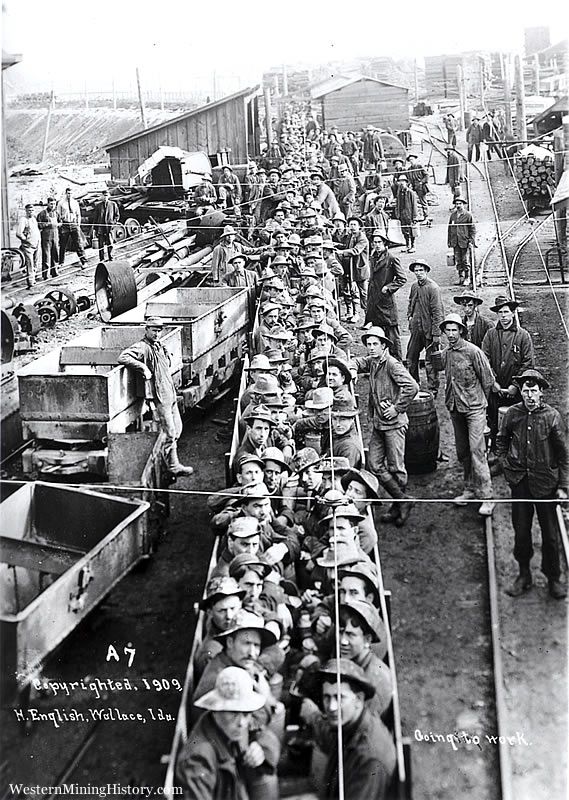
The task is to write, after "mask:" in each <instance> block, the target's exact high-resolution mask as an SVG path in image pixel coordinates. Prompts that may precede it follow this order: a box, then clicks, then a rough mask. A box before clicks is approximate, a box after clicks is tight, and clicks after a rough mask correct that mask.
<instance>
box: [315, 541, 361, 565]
mask: <svg viewBox="0 0 569 800" xmlns="http://www.w3.org/2000/svg"><path fill="white" fill-rule="evenodd" d="M361 557H362V555H361V553H360V552H359V551H358V549H357V547H356V546H355V545H354V544H352V543H351V542H345V541H339V542H337V543H336V547H335V548H334V547H327V548H326V550H324V552H323V553H322V555H321V556H320V557H319V558H317V559H316V563H317V564H318V566H319V567H324V569H333V568H334V567H336V566H337V567H338V569H339V568H340V567H346V566H348V565H349V564H357V562H358V561H359V560H360V559H361Z"/></svg>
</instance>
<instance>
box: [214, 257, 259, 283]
mask: <svg viewBox="0 0 569 800" xmlns="http://www.w3.org/2000/svg"><path fill="white" fill-rule="evenodd" d="M227 263H228V264H229V266H230V267H233V269H232V270H231V272H227V273H226V274H225V275H224V277H223V278H222V283H224V284H225V285H226V286H232V287H234V288H237V287H238V288H240V289H256V288H257V274H256V273H255V272H253V270H251V269H246V264H247V257H246V256H244V255H243V253H236V254H235V255H234V256H232V257H231V258H230V259H229V260H228V262H227Z"/></svg>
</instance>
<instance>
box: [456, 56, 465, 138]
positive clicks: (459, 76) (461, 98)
mask: <svg viewBox="0 0 569 800" xmlns="http://www.w3.org/2000/svg"><path fill="white" fill-rule="evenodd" d="M456 82H457V84H458V104H459V107H460V113H459V117H460V119H459V123H458V124H459V129H460V130H461V131H462V130H464V115H465V113H466V102H465V100H466V98H465V92H464V71H463V69H462V64H458V65H457V67H456Z"/></svg>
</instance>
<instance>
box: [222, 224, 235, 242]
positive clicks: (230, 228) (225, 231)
mask: <svg viewBox="0 0 569 800" xmlns="http://www.w3.org/2000/svg"><path fill="white" fill-rule="evenodd" d="M236 233H237V231H236V230H235V228H234V227H233V226H232V225H226V226H225V228H224V229H223V233H222V234H221V238H222V239H223V237H224V236H231V235H232V234H236Z"/></svg>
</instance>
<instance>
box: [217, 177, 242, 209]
mask: <svg viewBox="0 0 569 800" xmlns="http://www.w3.org/2000/svg"><path fill="white" fill-rule="evenodd" d="M217 186H218V191H219V199H220V200H222V201H223V203H224V205H223V207H224V208H225V210H226V211H227V212H233V213H234V214H236V215H239V214H240V213H241V211H240V209H239V206H240V203H241V198H242V193H241V182H240V180H239V178H238V177H237V175H236V174H235V173H234V172H233V168H232V167H230V166H229V165H228V164H225V165H224V166H223V167H222V169H221V175H220V176H219V181H218V184H217Z"/></svg>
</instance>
